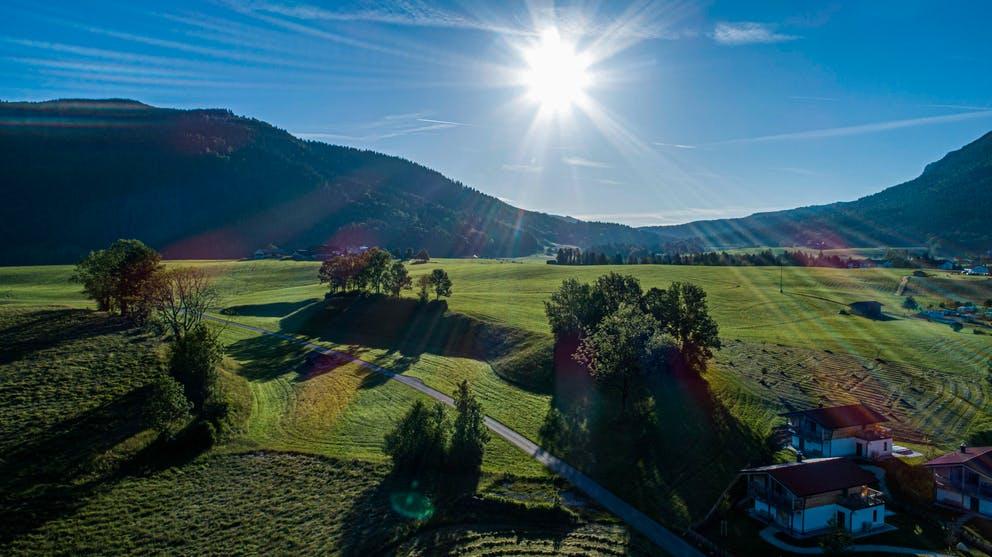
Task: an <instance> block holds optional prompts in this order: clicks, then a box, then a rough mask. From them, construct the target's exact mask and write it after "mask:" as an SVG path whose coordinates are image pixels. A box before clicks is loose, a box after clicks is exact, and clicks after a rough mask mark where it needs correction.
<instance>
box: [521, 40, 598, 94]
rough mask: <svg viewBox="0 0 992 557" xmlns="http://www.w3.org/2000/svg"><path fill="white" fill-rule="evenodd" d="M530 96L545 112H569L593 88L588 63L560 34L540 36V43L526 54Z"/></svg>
mask: <svg viewBox="0 0 992 557" xmlns="http://www.w3.org/2000/svg"><path fill="white" fill-rule="evenodd" d="M524 59H525V61H526V62H527V70H526V72H525V74H524V83H525V84H526V86H527V89H528V96H529V97H530V98H531V99H532V100H533V101H535V102H537V103H540V105H541V108H542V109H548V110H553V111H561V110H567V109H569V108H571V106H572V105H573V104H575V103H576V102H579V101H580V100H581V99H582V97H583V96H584V94H585V89H586V87H588V86H589V84H590V81H591V80H590V78H589V74H588V73H587V71H586V70H587V68H588V65H589V64H588V61H587V60H586V57H585V56H583V55H582V54H581V53H577V52H575V47H574V46H573V45H571V44H569V43H567V42H565V41H563V40H562V38H561V36H560V35H559V34H558V30H557V29H554V28H551V29H548V30H546V31H544V32H543V33H541V40H540V42H538V43H537V44H536V45H534V46H533V47H532V48H530V49H528V50H526V51H525V52H524Z"/></svg>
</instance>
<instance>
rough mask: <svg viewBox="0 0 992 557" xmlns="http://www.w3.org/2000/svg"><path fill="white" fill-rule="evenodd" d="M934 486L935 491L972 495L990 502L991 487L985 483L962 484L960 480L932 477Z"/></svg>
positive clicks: (991, 497)
mask: <svg viewBox="0 0 992 557" xmlns="http://www.w3.org/2000/svg"><path fill="white" fill-rule="evenodd" d="M934 485H936V487H937V489H943V490H946V491H953V492H956V493H963V494H965V495H973V496H975V497H978V498H979V499H988V500H992V485H989V484H986V483H980V482H962V481H961V480H960V478H958V479H957V481H954V480H951V479H949V478H943V477H941V476H934Z"/></svg>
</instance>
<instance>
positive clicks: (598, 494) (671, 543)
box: [204, 315, 703, 557]
mask: <svg viewBox="0 0 992 557" xmlns="http://www.w3.org/2000/svg"><path fill="white" fill-rule="evenodd" d="M204 317H205V318H206V319H209V320H211V321H216V322H219V323H224V324H225V325H229V326H231V327H237V328H240V329H246V330H249V331H253V332H255V333H258V334H262V335H269V336H274V337H278V338H281V339H284V340H287V341H290V342H295V343H297V344H299V345H301V346H305V347H306V348H309V349H310V350H313V351H315V352H318V353H320V354H326V355H329V356H334V357H337V358H343V359H347V360H350V361H352V362H354V363H356V364H358V365H360V366H362V367H365V368H367V369H369V370H371V371H374V372H375V373H378V374H381V375H383V376H385V377H387V378H389V379H390V380H392V381H398V382H400V383H403V384H404V385H406V386H408V387H410V388H411V389H415V390H417V391H420V392H421V393H423V394H425V395H427V396H429V397H431V398H433V399H435V400H439V401H441V402H443V403H445V404H447V405H449V406H451V405H453V404H454V400H453V399H452V398H451V397H450V396H448V395H446V394H444V393H442V392H441V391H438V390H435V389H432V388H430V387H428V386H427V385H425V384H424V383H423V382H422V381H420V380H419V379H416V378H414V377H408V376H406V375H401V374H398V373H393V372H392V371H389V370H388V369H386V368H383V367H381V366H377V365H375V364H373V363H371V362H366V361H365V360H362V359H360V358H356V357H354V356H352V355H351V354H348V353H346V352H339V351H337V350H331V349H330V348H325V347H323V346H320V345H317V344H314V343H312V342H308V341H305V340H301V339H299V338H297V337H294V336H292V335H287V334H283V333H274V332H272V331H269V330H267V329H263V328H261V327H253V326H251V325H245V324H243V323H237V322H235V321H230V320H228V319H221V318H219V317H214V316H211V315H205V316H204ZM486 427H488V428H489V429H490V430H492V432H493V433H495V434H496V435H499V436H500V437H502V438H503V439H506V440H507V441H509V442H510V443H511V444H513V445H514V446H516V447H517V448H519V449H520V450H522V451H524V452H525V453H527V454H528V455H530V456H531V457H533V458H534V460H536V461H538V462H540V463H541V464H542V465H544V467H545V468H547V469H548V470H551V471H552V472H554V473H555V474H558V475H559V476H561V477H563V478H565V479H566V480H568V481H569V482H571V484H572V485H574V486H575V487H576V488H578V489H580V490H582V491H583V492H584V493H585V494H586V495H588V496H589V497H590V498H591V499H592V500H594V501H596V502H597V503H599V504H600V505H602V506H603V507H604V508H606V509H607V510H609V511H610V512H611V513H613V514H614V515H616V516H617V517H618V518H620V519H621V520H623V521H624V522H626V523H627V524H628V525H630V527H631V528H633V529H634V530H637V531H638V532H640V533H641V535H643V536H644V537H646V538H648V539H649V540H651V541H652V542H654V543H655V544H656V545H658V547H660V548H662V549H663V550H665V551H666V552H668V553H670V554H671V555H673V556H675V557H703V554H702V553H701V552H700V551H699V550H697V549H696V548H695V547H693V546H691V545H689V543H688V542H686V541H685V540H683V539H682V538H680V537H678V536H676V535H675V534H673V533H672V532H671V531H670V530H668V529H666V528H665V527H663V526H662V525H660V524H658V523H657V522H655V521H654V520H652V519H651V518H649V517H648V516H647V515H646V514H644V513H642V512H641V511H639V510H637V509H635V508H634V507H632V506H631V505H629V504H628V503H626V502H624V500H623V499H620V498H619V497H617V496H616V495H614V494H613V493H612V492H610V491H609V490H608V489H606V488H605V487H603V486H601V485H599V484H598V483H596V481H595V480H593V479H592V478H590V477H589V476H586V475H585V474H583V473H582V472H579V471H578V470H576V469H575V468H573V467H572V466H571V465H569V464H568V463H567V462H565V461H563V460H561V459H560V458H557V457H555V456H554V455H552V454H551V453H549V452H547V451H546V450H544V449H542V448H541V447H539V446H538V445H537V444H535V443H534V442H533V441H531V440H530V439H527V438H526V437H524V436H523V435H521V434H519V433H517V432H516V431H514V430H512V429H510V428H509V427H507V426H506V425H504V424H503V423H501V422H498V421H496V420H494V419H492V418H490V417H488V416H486Z"/></svg>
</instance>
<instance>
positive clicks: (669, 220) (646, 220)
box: [572, 206, 783, 226]
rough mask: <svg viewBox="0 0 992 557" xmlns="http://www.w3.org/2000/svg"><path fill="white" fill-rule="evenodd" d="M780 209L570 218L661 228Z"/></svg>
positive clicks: (703, 209)
mask: <svg viewBox="0 0 992 557" xmlns="http://www.w3.org/2000/svg"><path fill="white" fill-rule="evenodd" d="M781 209H783V207H743V206H728V207H683V208H673V209H669V210H665V209H662V210H658V211H650V212H632V213H588V214H579V215H572V216H574V217H575V218H577V219H581V220H587V221H606V222H619V223H623V224H627V225H630V226H661V225H673V224H683V223H686V222H693V221H698V220H712V219H725V218H737V217H744V216H747V215H751V214H754V213H761V212H765V211H778V210H781Z"/></svg>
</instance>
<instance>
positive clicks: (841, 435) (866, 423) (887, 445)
mask: <svg viewBox="0 0 992 557" xmlns="http://www.w3.org/2000/svg"><path fill="white" fill-rule="evenodd" d="M782 416H784V417H785V418H786V419H788V420H789V429H790V430H791V433H792V440H791V445H792V448H794V449H795V450H797V451H799V452H800V453H802V454H803V455H806V456H811V457H832V456H850V457H860V458H866V459H879V458H888V457H890V456H892V431H891V430H889V429H888V428H886V427H884V426H882V425H881V424H882V423H884V422H887V421H888V418H886V417H885V416H883V415H882V414H880V413H879V412H876V411H875V410H873V409H871V408H869V407H867V406H865V405H864V404H848V405H845V406H832V407H826V408H824V407H820V408H812V409H809V410H799V411H795V412H786V413H785V414H782Z"/></svg>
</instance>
